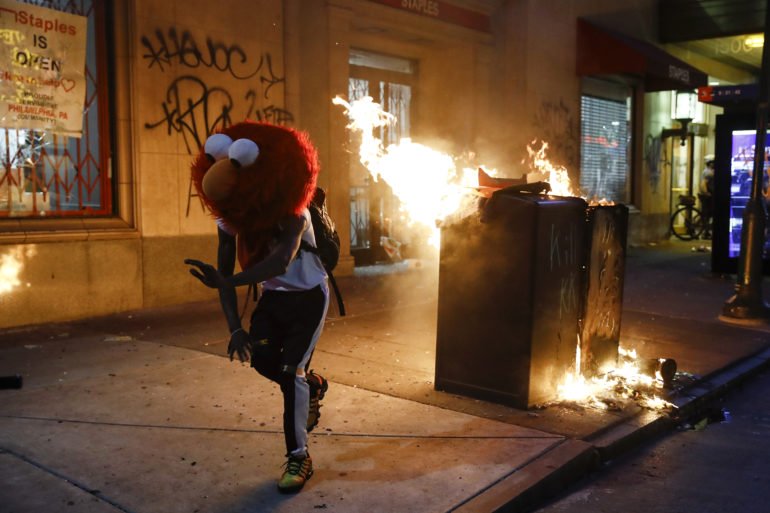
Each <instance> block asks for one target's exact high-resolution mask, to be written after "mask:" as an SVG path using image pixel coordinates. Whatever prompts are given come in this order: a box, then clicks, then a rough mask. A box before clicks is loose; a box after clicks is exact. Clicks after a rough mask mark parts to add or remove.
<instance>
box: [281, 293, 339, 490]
mask: <svg viewBox="0 0 770 513" xmlns="http://www.w3.org/2000/svg"><path fill="white" fill-rule="evenodd" d="M280 294H281V309H280V311H281V315H280V316H279V317H280V320H279V322H278V325H279V326H280V332H281V340H282V347H283V351H282V352H281V364H280V369H281V376H280V378H279V382H280V385H281V392H282V394H283V404H284V409H283V430H284V439H285V442H286V452H287V456H288V461H287V464H286V470H285V472H284V473H283V475H282V476H281V479H280V480H279V482H278V488H279V490H281V491H282V492H296V491H299V490H300V489H301V488H302V487H303V486H304V484H305V482H306V481H307V480H308V479H310V476H312V474H313V464H312V460H311V458H310V455H309V454H308V449H307V420H308V408H309V403H310V386H309V385H308V381H307V379H306V376H305V366H306V365H307V364H308V362H309V361H310V356H311V355H312V353H313V350H314V349H315V345H316V342H317V341H318V338H319V336H320V333H321V328H322V326H323V321H324V317H325V314H326V309H327V306H328V290H327V289H325V287H324V288H321V287H317V288H315V289H312V290H308V291H301V292H281V293H280Z"/></svg>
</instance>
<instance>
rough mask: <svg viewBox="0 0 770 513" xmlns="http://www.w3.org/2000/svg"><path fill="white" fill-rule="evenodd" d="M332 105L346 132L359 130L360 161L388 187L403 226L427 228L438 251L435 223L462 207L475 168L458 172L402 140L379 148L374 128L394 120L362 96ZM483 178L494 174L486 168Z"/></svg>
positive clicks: (447, 160) (445, 159) (440, 156)
mask: <svg viewBox="0 0 770 513" xmlns="http://www.w3.org/2000/svg"><path fill="white" fill-rule="evenodd" d="M332 102H333V103H334V104H335V105H340V106H342V107H344V109H345V113H346V114H347V116H348V118H349V119H350V123H349V124H348V128H349V129H350V130H352V131H355V132H360V136H361V144H360V147H359V159H360V161H361V163H362V164H363V165H364V167H366V169H367V170H368V171H369V173H370V174H371V176H372V178H374V179H375V180H383V181H384V182H385V183H387V184H388V185H389V186H390V188H391V189H392V190H393V194H394V195H395V196H396V197H397V198H398V200H399V202H400V209H401V212H402V213H403V214H404V215H405V216H406V217H407V220H408V222H409V223H410V224H412V223H415V224H418V225H420V226H423V227H426V228H428V229H429V230H430V232H431V236H430V239H429V241H428V242H429V243H430V244H431V245H432V246H434V247H438V243H439V228H438V227H437V222H438V221H442V220H444V219H446V217H447V216H449V215H452V214H455V213H456V212H457V211H458V209H460V208H461V207H463V205H467V204H468V203H466V202H465V201H464V200H465V199H467V198H468V197H469V196H468V195H469V192H471V190H472V189H471V188H474V187H477V186H478V169H471V168H462V169H458V168H457V166H456V165H455V160H456V159H455V158H453V157H452V156H450V155H447V154H445V153H441V152H439V151H436V150H434V149H432V148H429V147H427V146H424V145H422V144H418V143H415V142H413V141H412V140H411V139H408V138H403V139H401V140H400V141H399V142H398V143H396V144H391V145H388V146H387V147H384V145H383V142H382V140H380V139H379V138H378V137H377V136H376V135H375V133H376V132H377V131H376V130H375V128H379V127H383V126H386V125H392V124H394V123H395V122H396V119H395V117H394V116H392V115H391V114H388V113H387V112H384V111H383V110H382V108H381V107H380V105H379V104H377V103H374V102H373V100H372V98H370V97H368V96H367V97H364V98H361V99H360V100H356V101H354V102H352V103H348V102H347V101H345V100H343V99H342V98H339V97H337V98H334V99H333V100H332ZM489 174H490V175H494V174H496V173H495V171H494V170H490V171H489Z"/></svg>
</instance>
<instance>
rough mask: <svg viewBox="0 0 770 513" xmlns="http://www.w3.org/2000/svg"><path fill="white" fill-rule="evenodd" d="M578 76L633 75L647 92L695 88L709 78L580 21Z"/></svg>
mask: <svg viewBox="0 0 770 513" xmlns="http://www.w3.org/2000/svg"><path fill="white" fill-rule="evenodd" d="M577 74H578V75H580V76H601V75H633V76H636V77H640V78H642V79H643V80H644V89H645V91H647V92H654V91H670V90H677V91H678V90H683V89H695V88H696V87H700V86H705V85H707V84H708V75H706V74H705V73H703V72H702V71H700V70H698V69H697V68H694V67H692V66H690V65H689V64H687V63H686V62H684V61H681V60H679V59H677V58H676V57H674V56H672V55H671V54H669V53H667V52H666V51H664V50H662V49H660V48H658V47H657V46H655V45H653V44H651V43H648V42H646V41H641V40H639V39H634V38H632V37H629V36H626V35H623V34H618V33H617V32H612V31H610V30H607V29H604V28H599V27H596V26H594V25H591V24H590V23H588V22H587V21H585V20H578V27H577Z"/></svg>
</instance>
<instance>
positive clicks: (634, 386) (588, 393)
mask: <svg viewBox="0 0 770 513" xmlns="http://www.w3.org/2000/svg"><path fill="white" fill-rule="evenodd" d="M618 356H619V360H620V365H619V366H618V367H615V368H612V369H604V372H603V373H602V374H601V375H600V376H597V377H593V378H591V379H586V378H585V377H584V376H583V375H582V374H581V373H580V343H579V342H578V346H577V351H576V359H575V371H574V372H571V373H568V374H567V375H566V376H565V378H564V381H563V382H562V384H561V385H559V387H558V400H557V401H558V402H573V403H579V404H583V405H586V406H590V407H594V408H597V409H600V410H608V409H611V408H613V407H616V406H617V404H618V403H620V402H622V401H627V400H632V401H634V402H636V403H637V404H639V406H641V407H643V408H647V409H650V410H666V409H669V408H675V407H676V406H675V405H673V404H672V403H670V402H668V401H666V400H665V399H663V398H661V397H659V396H658V395H656V393H655V392H656V391H657V390H661V389H662V388H663V379H662V378H661V376H660V373H658V372H656V375H655V376H654V377H653V376H649V375H646V374H644V373H642V372H641V370H640V368H639V363H638V359H637V354H636V350H634V349H631V350H626V349H623V348H622V347H620V348H618Z"/></svg>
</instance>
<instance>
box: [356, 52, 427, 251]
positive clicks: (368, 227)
mask: <svg viewBox="0 0 770 513" xmlns="http://www.w3.org/2000/svg"><path fill="white" fill-rule="evenodd" d="M349 64H350V78H349V82H348V98H349V100H350V101H351V102H353V101H355V100H358V99H360V98H363V97H365V96H370V97H371V98H372V99H373V100H374V101H375V102H377V103H379V104H380V106H381V107H382V109H383V110H385V111H386V112H388V113H390V114H392V115H393V116H395V118H396V123H395V124H394V125H392V126H384V127H380V128H379V129H378V130H379V133H378V134H376V135H377V136H378V137H379V138H380V140H381V141H382V143H383V146H386V147H387V146H388V145H390V144H397V143H398V142H399V140H400V139H402V138H405V137H409V136H410V130H411V111H412V108H413V105H412V104H413V98H412V92H413V90H414V84H415V69H416V65H415V63H414V62H413V61H411V60H409V59H403V58H400V57H395V56H390V55H384V54H379V53H374V52H369V51H364V50H358V49H352V50H351V53H350V59H349ZM350 184H351V187H350V249H351V253H352V254H353V257H354V258H355V259H356V264H357V265H362V264H369V263H374V262H377V261H381V260H386V259H387V255H386V253H385V251H384V249H383V248H382V246H381V238H382V237H383V236H386V237H399V236H400V235H401V234H400V232H401V231H402V227H401V226H400V224H399V217H400V216H399V212H398V202H397V200H396V198H395V197H394V195H393V193H392V191H391V190H390V188H389V187H388V185H387V184H385V183H383V182H382V181H379V182H376V181H374V180H373V179H372V178H371V176H370V175H369V172H368V171H367V170H366V169H365V168H364V167H363V166H362V165H361V164H360V163H359V162H358V161H357V160H355V159H353V160H352V161H351V169H350Z"/></svg>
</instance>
